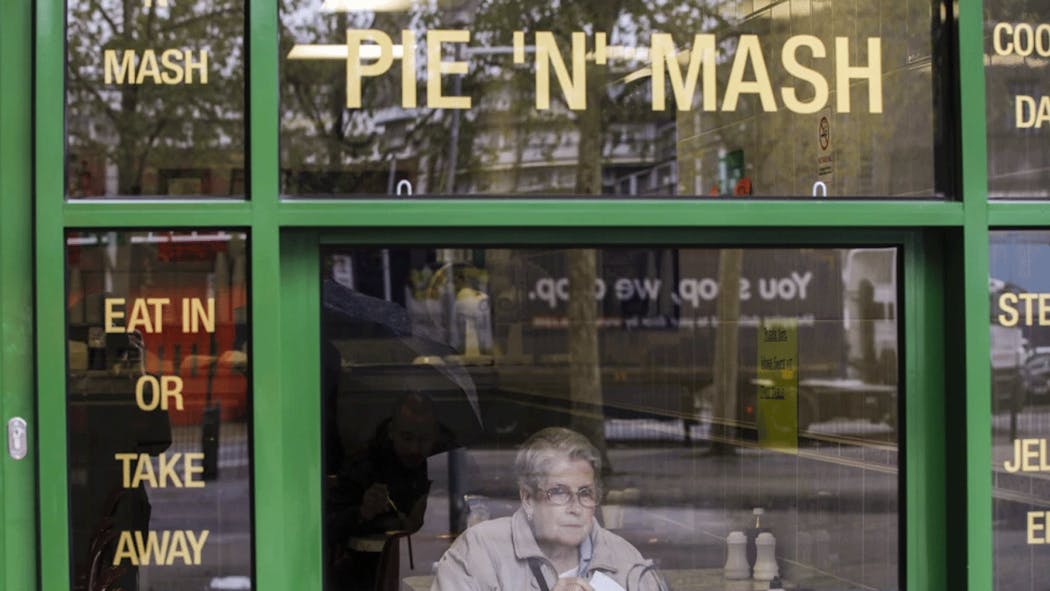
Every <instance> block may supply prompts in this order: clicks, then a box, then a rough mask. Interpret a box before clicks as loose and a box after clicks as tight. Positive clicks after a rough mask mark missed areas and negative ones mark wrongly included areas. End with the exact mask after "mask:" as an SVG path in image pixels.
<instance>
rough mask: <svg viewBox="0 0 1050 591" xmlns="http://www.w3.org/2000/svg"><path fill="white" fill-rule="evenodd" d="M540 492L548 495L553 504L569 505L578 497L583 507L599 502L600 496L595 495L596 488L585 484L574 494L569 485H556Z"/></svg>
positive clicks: (592, 505) (589, 506)
mask: <svg viewBox="0 0 1050 591" xmlns="http://www.w3.org/2000/svg"><path fill="white" fill-rule="evenodd" d="M540 492H542V493H544V494H546V495H547V500H548V501H550V502H551V504H552V505H568V504H569V503H571V502H572V498H573V497H576V500H577V501H579V503H580V506H581V507H586V508H588V509H590V508H591V507H594V506H595V505H597V504H598V498H597V496H596V495H595V492H594V489H593V488H591V487H589V486H585V487H583V488H581V489H580V490H578V491H576V493H575V494H574V493H573V492H572V491H571V490H569V488H568V487H565V486H555V487H554V488H548V489H547V490H542V489H541V490H540Z"/></svg>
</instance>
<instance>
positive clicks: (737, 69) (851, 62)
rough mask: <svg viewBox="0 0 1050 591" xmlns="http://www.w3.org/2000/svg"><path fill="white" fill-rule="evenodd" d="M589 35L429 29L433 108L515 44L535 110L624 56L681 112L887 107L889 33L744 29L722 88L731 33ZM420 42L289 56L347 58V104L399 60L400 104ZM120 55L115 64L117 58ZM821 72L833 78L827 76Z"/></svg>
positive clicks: (355, 37)
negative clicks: (624, 38)
mask: <svg viewBox="0 0 1050 591" xmlns="http://www.w3.org/2000/svg"><path fill="white" fill-rule="evenodd" d="M589 35H590V34H589V33H587V32H584V31H576V32H573V33H572V35H571V39H572V43H571V55H570V56H569V57H568V59H567V58H566V57H565V56H564V55H563V54H562V51H561V49H560V48H559V44H558V42H557V39H556V38H555V35H554V33H552V32H550V31H536V32H535V33H533V38H532V41H533V44H532V45H526V43H527V41H528V40H527V39H526V34H525V31H513V33H512V39H513V45H512V46H511V47H495V48H487V49H486V48H481V47H473V48H472V47H468V46H467V44H469V43H470V41H471V31H469V30H430V31H426V32H425V40H424V43H425V45H426V72H427V77H426V78H427V105H426V106H427V107H428V108H431V109H470V108H471V106H472V103H471V97H469V96H455V95H443V94H442V90H441V77H442V76H443V75H446V74H461V75H462V74H466V73H467V71H468V69H469V67H470V65H469V62H468V61H465V58H466V56H469V55H478V54H484V53H501V52H503V51H504V50H509V51H510V53H511V54H512V55H513V62H514V63H515V64H519V65H520V64H525V63H526V59H525V54H526V53H532V54H533V57H534V60H535V63H534V66H535V68H534V69H535V72H536V95H535V104H536V109H538V110H541V111H542V110H547V109H550V108H551V99H550V97H551V86H552V84H551V78H552V76H551V73H552V70H553V74H554V76H553V77H554V78H555V79H556V80H557V83H558V86H560V87H561V92H562V97H563V98H564V99H565V104H566V105H567V106H568V107H569V108H570V109H572V110H575V111H581V110H584V109H586V108H587V91H586V88H587V68H588V66H587V62H588V61H593V62H594V64H595V65H599V66H606V65H609V64H610V63H611V62H613V61H623V62H631V63H634V62H641V63H640V64H639V65H641V66H642V67H640V68H639V69H637V70H636V71H634V72H632V73H630V74H628V75H627V76H626V77H625V78H624V82H631V81H634V80H638V79H641V78H651V83H652V86H651V89H652V92H651V93H650V94H651V97H652V101H651V107H652V110H654V111H663V110H666V109H667V89H666V86H668V85H669V86H670V87H671V90H672V92H673V93H674V96H675V100H676V101H677V108H678V110H680V111H690V110H692V109H693V97H694V96H695V95H696V92H697V87H698V86H699V88H700V91H701V92H700V96H701V97H702V108H703V110H704V111H708V112H711V111H722V112H729V113H732V112H735V111H736V110H737V106H738V104H739V102H740V98H741V96H743V95H754V96H756V97H758V99H759V101H760V104H761V106H762V110H763V111H766V112H776V111H778V110H780V109H786V110H788V111H791V112H793V113H800V114H810V113H818V112H820V111H821V110H823V109H824V108H825V107H829V106H830V105H831V102H832V99H833V100H834V104H835V111H836V112H838V113H850V112H851V111H852V109H853V99H852V98H851V97H852V95H851V93H852V92H854V91H856V90H859V89H860V88H862V86H860V85H858V84H856V82H858V81H866V82H867V91H868V92H867V95H868V101H867V112H868V113H872V114H879V113H882V107H883V100H882V77H883V69H882V38H881V37H868V38H866V39H863V40H851V39H850V38H849V37H842V36H838V37H835V38H834V42H833V43H831V44H830V45H829V44H826V43H825V42H824V41H823V40H822V39H820V38H818V37H815V36H813V35H794V36H792V37H789V38H787V40H786V41H784V43H783V44H782V45H781V46H780V47H779V50H778V49H777V48H776V47H775V46H774V47H772V49H769V48H768V47H767V48H766V49H764V47H766V46H772V45H774V44H772V43H769V42H768V40H767V43H766V44H765V45H763V43H762V40H761V39H760V38H759V36H758V35H752V34H745V35H739V36H738V37H737V39H736V43H737V47H736V52H735V54H734V57H733V60H732V66H731V70H730V72H729V76H728V78H727V80H726V82H725V85H724V88H718V79H719V78H718V76H717V71H716V70H717V69H718V67H719V65H720V64H721V63H722V62H723V61H726V62H727V61H728V60H723V59H721V58H720V56H719V51H720V47H721V42H722V41H724V40H719V38H718V37H717V36H716V35H714V34H713V33H699V34H696V35H694V36H693V39H692V45H691V46H690V47H689V48H685V49H681V50H680V49H678V47H677V46H676V45H675V42H674V39H673V38H672V36H671V35H670V34H669V33H653V34H652V38H651V43H650V45H649V46H648V47H628V46H620V45H609V44H608V39H607V36H606V34H605V33H602V32H595V33H594V34H593V40H591V41H588V36H589ZM417 43H419V41H418V40H417V34H416V32H415V31H412V30H403V31H401V43H400V44H394V40H393V39H392V38H391V37H390V35H388V34H387V33H385V32H383V31H380V30H378V29H347V31H346V44H345V45H315V44H300V45H295V46H294V47H292V49H291V51H290V52H289V53H288V59H293V60H341V61H342V60H345V61H346V108H348V109H357V108H360V107H361V85H362V79H363V78H371V77H377V76H381V75H383V74H385V73H386V72H387V71H389V70H390V68H391V67H392V66H393V64H394V60H398V59H399V60H401V84H402V88H401V106H402V107H404V108H406V109H408V108H416V107H417V106H418V105H417V100H416V85H417V84H418V80H417V78H416V72H415V70H416V51H417ZM443 44H448V48H447V49H448V51H450V52H452V53H453V54H454V55H455V56H456V57H454V59H453V60H451V61H450V60H448V59H445V57H443V56H444V54H445V51H446V49H445V48H443V47H442V46H443ZM454 44H458V45H454ZM858 45H859V46H860V47H858ZM767 50H769V51H771V53H769V56H770V58H771V60H772V66H771V67H769V66H767V65H766V64H767V63H769V62H767V59H766V52H767ZM461 55H462V56H463V57H460V56H461ZM778 58H779V59H778ZM112 59H113V61H114V63H115V61H116V57H113V58H112ZM129 60H131V58H130V57H127V58H125V61H126V62H127V63H128V64H131V62H130V61H129ZM646 62H648V63H646ZM812 62H816V63H817V64H819V66H820V67H819V69H814V68H811V67H809V66H806V65H803V64H810V63H812ZM108 63H109V62H107V64H108ZM570 64H571V65H570ZM781 66H782V67H783V72H786V73H787V74H788V75H789V78H788V77H784V76H771V75H770V71H771V69H770V68H772V71H773V72H774V74H776V73H778V72H780V71H781V70H780V69H779V68H780V67H781ZM107 67H108V66H107ZM187 67H188V66H187ZM113 68H114V69H115V68H116V65H114V66H113ZM129 68H130V66H128V67H127V68H125V69H129ZM108 71H109V70H107V72H108ZM122 71H123V70H122ZM132 71H134V70H132ZM822 72H827V73H830V74H833V76H832V78H831V79H830V80H829V79H828V78H826V77H825V75H824V73H822ZM143 76H144V75H143V74H142V73H141V72H140V73H139V75H138V79H139V80H141V79H142V78H143ZM752 78H753V79H752ZM782 78H784V79H785V80H784V81H785V82H787V84H786V85H785V86H782V87H777V88H774V86H773V80H774V79H776V80H777V81H780V80H781V79H782ZM138 83H140V84H141V82H138ZM777 91H779V97H780V98H779V101H778V99H777V96H778V92H777ZM719 92H721V93H722V103H721V105H719V104H718V94H719Z"/></svg>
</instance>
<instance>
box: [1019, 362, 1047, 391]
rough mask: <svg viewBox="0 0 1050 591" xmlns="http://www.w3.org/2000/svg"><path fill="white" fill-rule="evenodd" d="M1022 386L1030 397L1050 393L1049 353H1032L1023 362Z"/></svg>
mask: <svg viewBox="0 0 1050 591" xmlns="http://www.w3.org/2000/svg"><path fill="white" fill-rule="evenodd" d="M1024 365H1025V369H1024V386H1025V391H1026V392H1027V393H1028V395H1029V396H1030V397H1037V396H1039V397H1042V396H1046V395H1048V394H1050V353H1040V354H1036V355H1034V356H1033V357H1032V358H1031V359H1029V360H1028V361H1026V362H1025V364H1024Z"/></svg>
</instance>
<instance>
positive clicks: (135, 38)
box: [48, 0, 247, 198]
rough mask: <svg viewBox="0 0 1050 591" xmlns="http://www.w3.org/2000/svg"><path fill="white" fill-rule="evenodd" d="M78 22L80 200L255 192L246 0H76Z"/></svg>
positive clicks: (76, 189) (73, 51)
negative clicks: (250, 181) (248, 144)
mask: <svg viewBox="0 0 1050 591" xmlns="http://www.w3.org/2000/svg"><path fill="white" fill-rule="evenodd" d="M66 23H67V24H66V26H67V29H66V39H67V41H66V62H67V63H66V73H67V75H66V134H67V135H66V162H65V179H66V182H65V188H66V194H67V195H68V196H69V197H70V198H106V197H169V198H171V197H179V198H190V197H201V198H204V197H210V198H217V197H237V198H243V197H244V196H245V194H246V189H245V182H246V181H245V178H246V177H245V173H244V171H245V166H246V162H245V102H244V100H245V99H244V97H245V89H246V88H247V86H246V82H245V70H246V68H245V44H244V23H245V1H244V0H134V1H132V0H89V1H84V2H68V3H66ZM48 164H49V165H51V166H54V164H55V163H48ZM55 173H56V174H60V173H59V171H58V170H56V171H55Z"/></svg>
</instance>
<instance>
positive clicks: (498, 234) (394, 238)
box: [319, 226, 909, 247]
mask: <svg viewBox="0 0 1050 591" xmlns="http://www.w3.org/2000/svg"><path fill="white" fill-rule="evenodd" d="M908 235H909V234H908V233H907V232H906V231H902V230H895V229H883V228H835V229H833V230H830V229H806V228H781V229H778V230H777V231H776V232H769V231H768V229H765V228H686V227H668V228H661V229H660V230H659V231H657V232H654V231H653V230H652V228H645V227H614V226H607V227H560V228H557V227H555V228H551V227H546V228H516V229H514V231H513V232H510V231H508V229H507V228H466V227H433V228H382V227H363V228H357V227H350V228H345V227H344V228H333V229H328V230H323V231H322V232H321V233H320V234H319V239H320V242H321V244H343V245H345V244H355V245H357V244H362V245H377V246H380V245H381V246H396V245H419V246H425V247H433V246H435V245H446V246H459V245H464V246H466V245H482V246H486V245H490V246H495V247H507V246H508V245H509V246H513V245H556V246H615V245H645V246H657V245H668V246H678V247H690V246H713V247H718V246H722V245H732V246H745V247H747V246H756V247H764V246H765V247H769V246H784V245H785V244H787V245H803V246H815V245H828V246H842V245H843V244H848V245H855V244H857V245H860V244H863V245H865V246H869V247H870V246H877V245H899V244H901V243H902V241H904V240H906V239H907V237H908Z"/></svg>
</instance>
